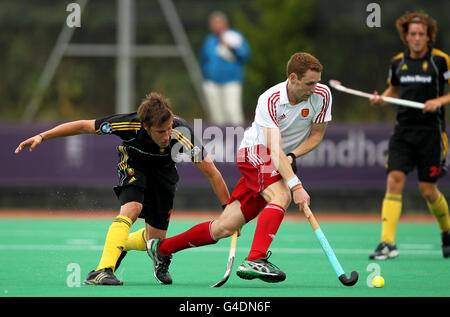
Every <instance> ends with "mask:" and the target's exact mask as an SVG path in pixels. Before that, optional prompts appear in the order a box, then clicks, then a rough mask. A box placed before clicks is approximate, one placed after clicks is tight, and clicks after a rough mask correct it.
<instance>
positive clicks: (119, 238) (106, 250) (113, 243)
mask: <svg viewBox="0 0 450 317" xmlns="http://www.w3.org/2000/svg"><path fill="white" fill-rule="evenodd" d="M132 224H133V221H132V220H131V219H130V218H128V217H125V216H117V217H116V219H114V221H113V223H112V224H111V226H110V227H109V230H108V234H107V235H106V241H105V246H104V247H103V254H102V258H101V259H100V263H99V264H98V267H97V271H98V270H101V269H104V268H108V267H109V268H112V269H113V270H114V267H115V265H116V262H117V259H118V258H119V256H120V253H122V250H124V248H125V242H126V241H127V238H128V234H129V233H130V227H131V225H132Z"/></svg>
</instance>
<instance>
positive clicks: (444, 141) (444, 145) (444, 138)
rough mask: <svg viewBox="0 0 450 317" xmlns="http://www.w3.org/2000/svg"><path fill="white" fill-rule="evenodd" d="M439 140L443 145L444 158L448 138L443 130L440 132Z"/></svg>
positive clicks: (444, 156)
mask: <svg viewBox="0 0 450 317" xmlns="http://www.w3.org/2000/svg"><path fill="white" fill-rule="evenodd" d="M441 140H442V145H443V147H444V148H443V151H442V160H444V159H445V158H446V157H447V151H448V138H447V134H446V133H445V132H442V134H441Z"/></svg>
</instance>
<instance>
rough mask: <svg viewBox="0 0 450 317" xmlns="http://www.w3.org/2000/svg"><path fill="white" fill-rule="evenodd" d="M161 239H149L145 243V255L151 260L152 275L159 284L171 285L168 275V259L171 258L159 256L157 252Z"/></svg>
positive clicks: (170, 278)
mask: <svg viewBox="0 0 450 317" xmlns="http://www.w3.org/2000/svg"><path fill="white" fill-rule="evenodd" d="M161 241H162V239H150V240H148V241H147V253H148V255H149V256H150V258H151V259H152V260H153V275H154V276H155V278H156V280H157V281H158V282H159V283H161V284H172V277H171V276H170V273H169V265H170V259H172V256H168V255H161V254H159V252H158V249H159V245H160V243H161Z"/></svg>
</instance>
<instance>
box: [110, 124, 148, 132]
mask: <svg viewBox="0 0 450 317" xmlns="http://www.w3.org/2000/svg"><path fill="white" fill-rule="evenodd" d="M141 126H142V125H141V123H140V122H116V123H111V127H112V129H113V131H124V130H140V129H141Z"/></svg>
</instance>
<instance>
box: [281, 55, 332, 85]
mask: <svg viewBox="0 0 450 317" xmlns="http://www.w3.org/2000/svg"><path fill="white" fill-rule="evenodd" d="M307 70H313V71H316V72H319V73H320V72H322V70H323V66H322V64H320V62H319V60H318V59H317V58H315V57H314V56H312V55H311V54H308V53H304V52H299V53H295V54H294V55H292V56H291V58H290V59H289V62H288V63H287V66H286V75H287V77H289V75H290V74H292V73H294V74H296V75H297V77H298V78H299V79H300V78H302V77H303V75H305V73H306V71H307Z"/></svg>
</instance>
